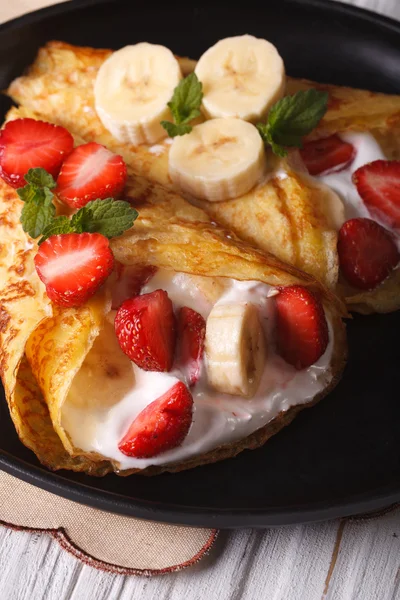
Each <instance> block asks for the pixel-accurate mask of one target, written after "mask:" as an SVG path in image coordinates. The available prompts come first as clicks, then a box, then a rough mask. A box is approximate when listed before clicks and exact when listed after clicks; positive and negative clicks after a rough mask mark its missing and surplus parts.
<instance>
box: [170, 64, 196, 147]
mask: <svg viewBox="0 0 400 600" xmlns="http://www.w3.org/2000/svg"><path fill="white" fill-rule="evenodd" d="M202 100H203V85H202V83H201V82H200V81H199V80H198V78H197V75H196V73H190V75H188V76H187V77H185V78H184V79H182V80H181V81H180V82H179V84H178V85H177V86H176V88H175V89H174V94H173V96H172V99H171V101H170V102H168V106H169V108H170V110H171V113H172V116H173V118H174V123H171V122H170V121H161V125H162V126H163V127H164V129H165V130H166V131H167V133H168V135H169V136H170V137H175V136H177V135H185V134H186V133H190V132H191V131H192V127H190V125H188V123H189V122H190V121H192V120H193V119H195V118H196V117H199V116H200V114H201V112H200V106H201V102H202Z"/></svg>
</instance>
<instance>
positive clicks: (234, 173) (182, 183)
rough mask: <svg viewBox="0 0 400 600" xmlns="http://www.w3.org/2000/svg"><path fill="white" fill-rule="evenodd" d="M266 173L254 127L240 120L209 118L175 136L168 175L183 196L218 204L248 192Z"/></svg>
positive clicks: (260, 142) (261, 142) (261, 147)
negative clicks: (183, 133) (190, 129)
mask: <svg viewBox="0 0 400 600" xmlns="http://www.w3.org/2000/svg"><path fill="white" fill-rule="evenodd" d="M264 170H265V149H264V144H263V141H262V139H261V137H260V134H259V133H258V131H257V129H256V128H255V127H254V125H251V124H250V123H246V121H241V120H240V119H212V120H211V121H206V122H205V123H202V124H201V125H197V126H196V127H194V128H193V130H192V131H191V132H190V133H188V134H186V135H183V136H180V137H176V138H175V139H174V142H173V144H172V146H171V150H170V153H169V174H170V176H171V178H172V181H173V182H174V184H175V185H176V186H177V187H178V188H180V190H181V191H182V192H184V193H187V194H189V195H190V196H194V197H195V198H200V199H202V200H209V201H211V202H218V201H220V200H228V199H230V198H237V197H238V196H241V195H242V194H245V193H246V192H248V191H249V190H250V189H251V188H252V187H253V186H254V185H255V184H256V183H257V182H258V181H259V180H260V179H261V177H262V175H263V172H264Z"/></svg>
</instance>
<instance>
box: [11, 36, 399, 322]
mask: <svg viewBox="0 0 400 600" xmlns="http://www.w3.org/2000/svg"><path fill="white" fill-rule="evenodd" d="M110 54H111V51H110V50H102V49H93V48H82V47H77V46H71V45H69V44H65V43H63V42H49V43H48V44H47V45H46V46H44V47H43V48H41V49H40V50H39V53H38V56H37V58H36V60H35V62H34V63H33V65H32V66H31V67H30V69H29V70H28V72H27V74H26V75H24V76H22V77H19V78H17V79H16V80H15V81H13V83H12V84H11V85H10V87H9V90H8V93H9V95H10V96H11V97H12V98H13V100H15V101H16V102H17V103H19V104H21V105H22V107H24V109H28V110H32V111H35V112H36V113H38V114H39V115H41V117H42V118H44V119H45V120H50V121H52V122H54V123H57V124H59V125H63V126H64V127H66V128H67V129H69V130H70V131H71V133H73V134H76V135H79V136H81V137H82V138H84V139H85V140H95V141H97V142H100V143H102V144H104V145H105V146H107V147H109V148H110V149H111V150H113V151H115V152H117V153H119V154H121V155H122V156H123V157H124V159H125V161H126V162H127V164H129V165H130V166H131V168H132V169H133V172H135V173H136V174H138V175H141V176H144V177H146V178H148V179H149V180H151V181H153V182H157V183H161V184H162V185H164V186H166V187H167V188H169V189H174V187H173V184H172V181H171V179H170V177H169V174H168V151H169V145H168V144H167V143H165V142H162V143H160V144H157V145H155V146H153V147H148V146H146V145H141V146H132V145H128V144H125V143H122V142H119V141H118V140H116V139H115V138H113V136H112V135H111V134H110V133H109V132H108V131H107V130H106V129H105V128H104V126H103V125H102V123H101V121H100V120H99V118H98V117H97V114H96V111H95V107H94V97H93V85H94V81H95V79H96V75H97V71H98V69H99V67H100V66H101V64H102V63H103V62H104V60H105V59H106V58H107V57H108V56H109V55H110ZM179 60H180V64H181V69H182V72H183V74H184V75H186V74H188V73H190V72H191V71H193V69H194V67H195V65H196V62H195V61H192V60H190V59H179ZM71 74H73V75H71ZM310 87H314V88H317V89H320V90H323V91H327V92H328V94H329V104H328V111H327V113H326V114H325V116H324V118H323V119H322V121H321V122H320V124H319V126H318V127H317V128H316V129H315V130H314V131H313V132H312V134H311V135H310V139H315V138H318V137H326V136H327V135H331V134H333V133H338V132H343V131H347V130H354V131H369V132H371V133H372V134H373V135H374V136H375V138H376V139H377V140H378V141H379V143H380V144H381V147H382V148H383V150H384V152H385V154H386V156H387V157H388V158H390V159H393V158H398V157H399V156H400V143H399V141H398V140H399V139H400V136H399V134H400V97H399V96H394V95H385V94H378V93H373V92H369V91H363V90H356V89H352V88H346V87H339V86H333V85H327V84H318V83H314V82H311V81H307V80H299V79H293V78H290V77H288V78H287V90H286V91H287V93H289V94H292V93H295V92H297V91H299V90H304V89H308V88H310ZM274 161H275V159H274V158H273V157H272V155H271V156H269V163H270V165H271V167H274V166H276V162H274ZM298 164H299V162H298V153H297V151H292V152H290V153H289V158H288V159H287V160H286V159H285V160H283V161H281V162H280V165H279V168H278V174H277V171H276V169H275V170H274V173H275V175H273V176H271V177H270V178H268V179H267V181H265V182H263V183H262V184H260V185H259V186H257V187H256V188H254V189H253V190H251V191H250V192H249V193H247V194H245V195H244V196H242V197H240V198H236V199H234V200H229V201H225V202H207V201H199V200H197V201H196V203H197V205H198V206H200V207H201V208H203V209H204V210H205V211H206V212H207V213H208V214H209V215H210V216H211V217H212V218H213V219H214V220H215V221H217V222H218V223H219V224H221V225H222V226H224V227H226V228H228V229H231V230H233V231H234V232H235V233H236V234H237V235H238V236H239V237H240V238H241V239H242V240H244V241H247V242H248V243H250V244H252V245H254V246H256V247H257V248H260V249H262V250H266V251H269V252H272V253H274V254H275V255H276V256H277V257H278V258H280V259H281V260H283V261H285V262H288V263H290V264H292V265H294V266H296V267H298V268H300V269H302V270H305V271H306V272H308V273H310V274H312V275H313V276H315V277H316V278H318V279H319V280H320V281H321V282H322V283H324V284H325V285H326V286H327V287H330V288H331V289H335V290H336V291H337V293H340V294H342V295H343V296H344V297H345V298H346V301H347V303H348V305H349V306H350V307H351V309H352V310H357V311H359V312H364V313H370V312H390V311H393V310H396V309H398V308H399V307H400V274H399V271H398V270H397V271H395V272H394V273H393V274H392V275H391V276H390V277H389V278H388V279H386V280H385V281H384V282H383V283H382V284H381V285H380V286H378V287H377V288H376V289H375V290H372V291H370V292H360V290H356V289H355V288H352V287H351V286H349V285H347V284H346V283H345V282H343V281H340V282H339V284H338V275H339V269H338V256H337V252H336V241H337V229H338V227H337V222H336V219H335V215H334V214H332V202H327V201H326V198H327V189H326V187H325V186H323V185H320V184H317V182H316V181H315V180H314V181H312V180H311V179H310V178H308V177H306V176H304V174H302V173H301V172H299V170H298V168H297V166H298ZM279 171H280V172H281V173H282V172H284V174H285V176H284V177H281V176H279ZM337 200H339V199H337ZM339 202H340V200H339ZM333 204H335V201H334V202H333ZM333 213H334V211H333Z"/></svg>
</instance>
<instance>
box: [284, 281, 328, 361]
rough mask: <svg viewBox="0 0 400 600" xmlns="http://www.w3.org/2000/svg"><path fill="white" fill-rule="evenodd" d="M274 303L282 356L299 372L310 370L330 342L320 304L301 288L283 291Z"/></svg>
mask: <svg viewBox="0 0 400 600" xmlns="http://www.w3.org/2000/svg"><path fill="white" fill-rule="evenodd" d="M275 302H276V335H277V347H278V352H279V354H280V355H281V356H282V357H283V358H284V359H285V360H286V362H288V363H289V364H291V365H293V366H294V367H296V369H299V370H300V369H305V368H307V367H310V366H311V365H313V364H314V363H315V362H317V360H318V359H319V358H320V357H321V356H322V355H323V354H324V352H325V350H326V347H327V345H328V342H329V332H328V325H327V322H326V318H325V313H324V309H323V306H322V304H321V302H320V301H319V300H318V298H317V297H316V296H315V295H314V294H313V293H312V292H311V291H310V290H308V289H306V288H304V287H302V286H301V285H291V286H288V287H284V288H281V289H280V291H279V294H278V295H277V296H275Z"/></svg>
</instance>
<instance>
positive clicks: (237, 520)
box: [0, 0, 400, 529]
mask: <svg viewBox="0 0 400 600" xmlns="http://www.w3.org/2000/svg"><path fill="white" fill-rule="evenodd" d="M281 1H283V3H285V4H288V5H290V4H295V5H301V6H303V7H306V8H311V9H313V10H321V11H325V12H328V13H332V14H334V15H336V16H344V17H356V18H360V19H361V20H363V21H364V22H369V23H371V24H372V25H373V26H375V27H377V26H378V27H380V28H383V29H385V30H390V31H392V32H394V33H396V34H397V35H399V36H400V21H396V20H394V19H392V18H390V17H387V16H385V15H381V14H378V13H375V12H373V11H371V10H367V9H364V8H360V7H358V6H353V5H348V4H342V3H341V2H337V1H333V0H281ZM112 2H113V0H66V1H64V2H61V3H58V4H54V5H52V6H47V7H44V8H41V9H38V10H35V11H31V12H29V13H26V14H24V15H21V16H19V17H16V18H14V19H11V20H8V21H6V22H5V23H2V24H0V36H1V35H2V34H3V33H5V32H8V31H12V30H13V29H19V28H21V27H24V26H26V25H31V24H34V23H36V22H40V21H42V20H44V19H46V18H47V17H53V16H57V15H63V14H65V13H69V12H76V11H79V10H82V9H85V8H90V7H95V6H96V5H99V4H111V3H112ZM20 443H21V444H22V442H20ZM0 470H3V471H5V472H6V473H9V474H10V475H13V476H15V477H17V478H19V479H22V480H23V481H26V482H28V483H30V484H33V485H35V486H37V487H40V488H42V489H44V490H47V491H48V492H51V493H54V494H56V495H58V496H62V497H64V498H67V499H69V500H72V501H74V502H78V503H80V504H84V505H87V506H92V507H94V508H98V509H100V510H105V511H108V512H111V513H115V514H122V515H126V516H131V517H135V518H140V519H146V520H151V521H163V522H166V523H174V524H181V525H189V526H200V527H218V528H225V529H238V528H246V527H255V528H265V527H277V526H282V525H290V524H299V523H309V522H317V521H324V520H329V519H334V518H339V517H347V516H351V515H359V514H367V513H369V512H371V511H376V510H380V509H383V508H386V507H388V506H391V505H395V504H397V503H400V480H399V486H398V487H395V486H394V485H393V484H392V485H388V486H384V487H380V488H377V489H376V490H372V491H371V492H370V493H368V498H366V497H365V493H363V494H353V495H351V496H350V497H349V499H348V500H346V501H345V502H344V501H343V500H342V501H336V502H332V503H330V504H328V503H327V502H316V503H312V504H310V503H308V504H307V505H293V506H292V507H288V506H286V507H285V508H284V509H279V507H272V508H269V509H268V508H262V509H257V510H254V509H250V510H249V509H245V508H243V509H232V508H229V509H226V510H224V509H221V508H204V507H191V506H180V505H176V504H168V505H165V504H162V503H160V504H158V503H156V502H152V501H150V500H149V501H141V500H138V499H133V498H131V499H129V498H127V497H125V496H122V495H121V494H117V493H113V492H109V491H105V490H98V489H93V488H92V487H91V486H90V485H86V484H84V483H80V482H76V481H71V480H68V479H65V478H64V477H63V476H62V472H59V473H58V472H54V471H51V470H49V469H46V468H45V467H41V466H36V465H33V464H30V463H28V462H26V461H24V460H23V459H21V458H19V457H17V456H14V455H12V454H10V453H9V452H7V451H5V450H2V449H1V448H0Z"/></svg>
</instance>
